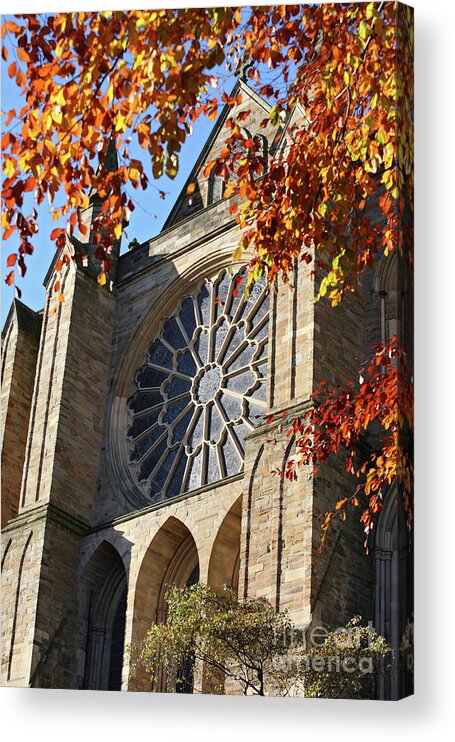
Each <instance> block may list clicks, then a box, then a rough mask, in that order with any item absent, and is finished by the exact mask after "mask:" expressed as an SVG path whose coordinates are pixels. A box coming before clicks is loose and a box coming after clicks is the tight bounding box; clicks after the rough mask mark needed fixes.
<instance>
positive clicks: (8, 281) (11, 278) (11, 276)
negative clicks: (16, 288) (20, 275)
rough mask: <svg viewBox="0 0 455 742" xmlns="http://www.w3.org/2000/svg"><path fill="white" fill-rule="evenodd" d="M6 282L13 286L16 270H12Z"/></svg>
mask: <svg viewBox="0 0 455 742" xmlns="http://www.w3.org/2000/svg"><path fill="white" fill-rule="evenodd" d="M5 283H6V285H7V286H12V285H13V283H14V271H10V272H9V273H8V275H7V276H6V278H5Z"/></svg>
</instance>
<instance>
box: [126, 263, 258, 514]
mask: <svg viewBox="0 0 455 742" xmlns="http://www.w3.org/2000/svg"><path fill="white" fill-rule="evenodd" d="M245 287H246V272H245V271H244V270H242V271H241V272H240V273H238V274H237V275H234V276H230V275H229V274H228V273H227V272H226V271H223V272H222V273H221V274H220V275H219V276H218V277H217V278H216V279H215V280H214V281H207V282H205V283H204V284H203V285H202V286H200V288H199V289H198V290H197V291H196V292H195V294H194V295H192V296H187V297H185V298H184V299H183V300H182V301H181V303H180V305H179V307H178V309H177V311H176V312H175V313H174V314H173V315H172V316H170V317H168V318H167V319H166V320H165V321H164V322H163V324H162V327H161V330H160V332H159V333H158V335H157V336H156V338H155V339H154V340H153V342H152V343H151V345H150V346H149V348H148V351H147V353H146V357H145V360H144V363H143V365H142V366H141V368H140V369H139V370H138V371H137V373H136V377H135V387H136V391H135V392H134V395H133V396H132V397H131V398H130V400H129V402H128V412H129V415H130V418H131V419H130V423H129V427H128V440H129V446H130V462H131V465H132V466H133V467H134V470H135V476H136V480H137V482H138V484H139V486H140V487H141V489H143V490H144V491H145V492H146V493H147V495H148V497H149V498H151V499H152V500H154V501H158V500H161V499H164V498H166V497H174V496H175V495H178V494H180V493H182V492H188V491H190V490H193V489H196V488H198V487H201V486H203V485H205V484H211V483H212V482H217V481H219V480H220V479H223V478H225V477H229V476H231V475H233V474H237V473H238V472H240V471H241V469H242V467H243V460H244V451H245V436H246V435H247V434H248V433H249V432H250V431H251V430H252V429H253V428H254V427H255V425H257V423H258V422H260V419H261V418H262V416H263V415H264V412H265V407H266V388H265V381H266V375H267V344H268V319H269V316H268V290H267V286H266V281H265V279H264V278H262V279H261V280H260V281H258V282H256V283H255V285H254V286H253V288H252V289H251V292H250V294H249V296H246V295H245Z"/></svg>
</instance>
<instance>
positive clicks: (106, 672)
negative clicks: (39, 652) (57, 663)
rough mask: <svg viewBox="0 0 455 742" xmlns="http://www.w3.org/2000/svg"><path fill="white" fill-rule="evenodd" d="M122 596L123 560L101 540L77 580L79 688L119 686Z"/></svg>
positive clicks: (124, 580) (123, 613)
mask: <svg viewBox="0 0 455 742" xmlns="http://www.w3.org/2000/svg"><path fill="white" fill-rule="evenodd" d="M126 596H127V577H126V570H125V566H124V564H123V560H122V558H121V556H120V554H119V553H118V551H117V550H116V549H115V548H114V547H113V546H112V544H110V543H109V542H108V541H106V540H103V541H102V542H101V544H99V546H98V547H97V548H96V549H95V551H94V552H93V554H92V556H91V557H90V559H89V560H88V562H87V565H86V567H85V570H84V573H83V576H82V580H81V600H80V611H81V625H82V631H83V648H84V667H83V674H82V687H83V688H86V689H90V690H120V689H121V680H122V667H123V653H124V641H125V621H126Z"/></svg>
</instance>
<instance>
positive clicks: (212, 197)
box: [207, 170, 226, 206]
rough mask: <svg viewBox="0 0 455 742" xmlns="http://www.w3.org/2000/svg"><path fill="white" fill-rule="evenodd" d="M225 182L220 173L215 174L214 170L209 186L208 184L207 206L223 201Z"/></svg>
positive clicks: (210, 176)
mask: <svg viewBox="0 0 455 742" xmlns="http://www.w3.org/2000/svg"><path fill="white" fill-rule="evenodd" d="M225 187H226V185H225V183H224V181H223V179H222V178H221V177H220V176H219V175H215V173H214V171H213V170H212V172H211V173H210V175H209V186H208V199H207V206H209V205H210V204H215V203H216V202H217V201H221V199H222V198H223V193H224V191H225Z"/></svg>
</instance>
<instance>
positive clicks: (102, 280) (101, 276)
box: [97, 272, 106, 286]
mask: <svg viewBox="0 0 455 742" xmlns="http://www.w3.org/2000/svg"><path fill="white" fill-rule="evenodd" d="M97 281H98V283H99V285H100V286H104V284H105V283H106V274H105V273H104V272H103V273H100V274H99V276H98V278H97Z"/></svg>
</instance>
